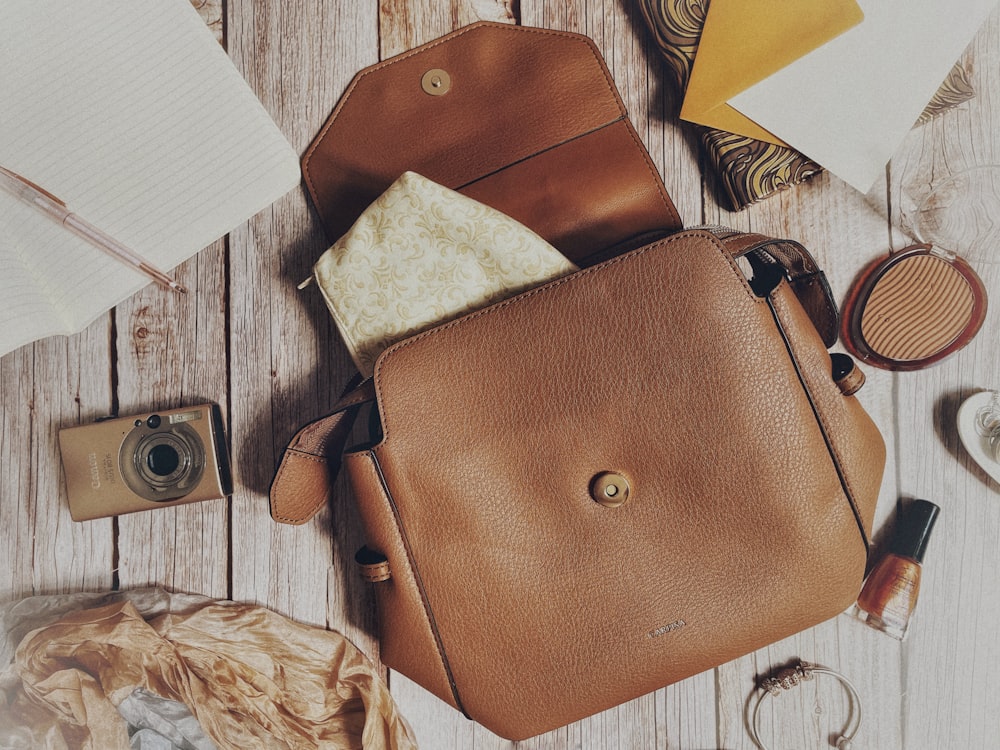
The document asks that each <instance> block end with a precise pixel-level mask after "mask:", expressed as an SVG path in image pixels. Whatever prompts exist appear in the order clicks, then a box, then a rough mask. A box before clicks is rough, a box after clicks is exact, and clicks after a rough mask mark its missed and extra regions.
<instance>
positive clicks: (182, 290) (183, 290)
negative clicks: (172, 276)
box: [170, 281, 188, 294]
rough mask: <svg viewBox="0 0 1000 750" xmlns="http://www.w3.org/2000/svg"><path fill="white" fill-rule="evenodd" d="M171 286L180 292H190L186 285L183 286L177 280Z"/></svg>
mask: <svg viewBox="0 0 1000 750" xmlns="http://www.w3.org/2000/svg"><path fill="white" fill-rule="evenodd" d="M170 288H171V289H173V290H174V291H175V292H177V293H179V294H187V293H188V290H187V289H186V288H185V287H182V286H181V285H180V284H178V283H177V282H176V281H175V282H174V283H172V284H171V285H170Z"/></svg>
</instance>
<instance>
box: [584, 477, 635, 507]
mask: <svg viewBox="0 0 1000 750" xmlns="http://www.w3.org/2000/svg"><path fill="white" fill-rule="evenodd" d="M628 493H629V484H628V480H627V479H626V478H625V477H624V476H622V475H621V474H618V473H616V472H613V471H604V472H601V473H600V474H598V475H597V476H595V477H594V478H593V480H591V483H590V496H591V497H592V498H594V500H595V501H596V502H598V503H600V504H601V505H603V506H604V507H606V508H617V507H618V506H620V505H622V504H623V503H624V502H625V501H626V500H628Z"/></svg>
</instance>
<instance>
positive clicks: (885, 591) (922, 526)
mask: <svg viewBox="0 0 1000 750" xmlns="http://www.w3.org/2000/svg"><path fill="white" fill-rule="evenodd" d="M939 511H940V508H938V506H936V505H935V504H934V503H931V502H928V501H927V500H912V501H910V502H909V503H908V504H907V505H906V506H904V507H903V508H902V509H901V510H900V517H899V520H898V521H897V526H896V530H895V533H894V534H893V538H892V541H891V542H890V544H889V551H888V553H887V554H886V555H885V557H883V558H882V559H881V560H879V562H878V564H877V565H876V566H875V568H874V569H873V570H872V572H871V573H870V574H869V576H868V580H867V581H865V585H864V587H863V588H862V589H861V596H859V597H858V603H857V604H856V605H855V609H854V615H855V617H857V618H858V619H859V620H861V621H862V622H864V623H866V624H867V625H870V626H871V627H873V628H875V629H877V630H881V631H882V632H883V633H886V634H888V635H891V636H892V637H893V638H898V639H899V640H902V639H903V638H904V637H905V636H906V629H907V627H908V626H909V624H910V616H911V615H912V614H913V609H914V607H915V606H916V604H917V595H918V594H919V592H920V566H921V564H922V563H923V560H924V552H925V551H926V550H927V542H928V540H929V539H930V535H931V529H933V528H934V522H935V521H936V520H937V516H938V512H939Z"/></svg>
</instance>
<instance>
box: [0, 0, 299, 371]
mask: <svg viewBox="0 0 1000 750" xmlns="http://www.w3.org/2000/svg"><path fill="white" fill-rule="evenodd" d="M0 165H3V166H5V167H7V168H9V169H12V170H14V171H15V172H17V173H19V174H21V175H22V176H24V177H26V178H27V179H29V180H31V181H33V182H35V183H37V184H38V185H40V186H42V187H43V188H45V189H46V190H48V191H49V192H51V193H53V194H54V195H56V196H58V197H59V198H60V199H62V200H63V201H65V203H66V204H67V205H68V206H69V207H70V209H71V210H72V211H74V212H75V213H77V214H79V215H80V216H81V217H83V218H84V219H86V220H87V221H89V222H90V223H92V224H94V225H96V226H98V227H99V228H101V229H103V230H104V231H105V232H107V233H108V234H110V235H111V236H112V237H114V238H115V239H117V240H119V241H120V242H122V243H124V244H125V245H127V246H129V247H130V248H132V249H133V250H134V251H135V252H137V253H138V254H139V255H141V256H142V257H144V258H145V259H146V260H147V261H149V262H150V263H151V264H152V265H154V266H157V267H159V268H160V269H162V270H164V271H167V272H168V273H169V272H170V270H171V269H173V268H174V266H176V265H177V264H179V263H181V262H182V261H184V260H185V259H187V258H189V257H190V256H191V255H193V254H194V253H196V252H197V251H199V250H201V249H202V248H203V247H205V246H206V245H208V244H210V243H212V242H213V241H215V240H216V239H218V238H219V237H221V236H223V235H224V234H226V233H227V232H229V231H230V230H232V229H233V228H234V227H236V226H238V225H240V224H241V223H243V222H244V221H246V220H247V219H249V218H250V217H251V216H253V215H254V214H255V213H257V212H258V211H260V210H262V209H264V208H266V207H267V206H268V205H270V204H271V203H272V202H274V201H275V200H277V199H278V198H280V197H281V196H282V195H284V194H285V193H287V192H288V191H289V190H291V189H292V188H293V187H295V186H296V185H297V184H298V182H299V167H298V157H297V155H296V153H295V152H294V151H293V149H292V148H291V146H290V145H289V144H288V142H287V140H286V139H285V138H284V136H283V135H282V134H281V132H280V131H279V130H278V128H277V127H276V126H275V124H274V122H273V121H272V120H271V118H270V117H269V115H268V114H267V112H266V111H265V110H264V108H263V107H262V106H261V104H260V102H259V101H258V100H257V99H256V97H255V96H254V94H253V92H251V91H250V88H249V87H248V86H247V85H246V82H245V81H244V80H243V78H242V77H241V76H240V74H239V72H238V71H237V70H236V68H235V67H234V66H233V65H232V63H231V62H230V60H229V58H228V57H227V55H226V53H225V51H224V50H223V49H222V48H221V47H220V45H219V43H218V42H217V41H216V40H215V38H214V37H213V36H212V34H211V32H210V31H209V30H208V28H207V27H206V26H205V23H204V22H203V21H202V20H201V18H200V17H199V16H198V13H197V12H196V11H195V10H194V9H193V8H192V7H191V5H190V3H189V2H188V0H129V2H121V0H86V2H70V1H69V0H2V2H0ZM148 283H150V280H149V279H148V278H147V277H146V276H144V275H142V274H140V273H138V272H136V271H135V270H133V269H131V268H129V267H127V266H125V265H123V264H121V263H120V262H118V261H116V260H115V259H113V258H111V257H109V256H107V255H106V254H104V253H103V252H101V251H100V250H98V249H96V248H95V247H93V246H92V245H90V244H88V243H87V242H86V241H84V240H82V239H79V238H77V237H75V236H74V235H72V234H70V233H69V232H68V231H67V230H66V229H64V228H63V227H61V226H60V225H58V224H56V223H55V222H53V221H52V220H51V219H48V218H47V217H45V216H44V215H42V214H40V213H39V212H37V211H35V210H33V209H32V208H31V207H30V206H26V205H24V204H22V203H20V202H19V201H18V200H17V199H16V198H14V197H13V196H11V195H10V194H8V193H7V192H6V191H3V190H0V298H2V299H3V302H2V304H0V355H2V354H5V353H7V352H9V351H11V350H12V349H15V348H17V347H18V346H21V345H22V344H25V343H28V342H30V341H33V340H35V339H38V338H42V337H44V336H49V335H53V334H70V333H75V332H77V331H80V330H82V329H83V328H85V327H86V326H87V325H88V324H89V323H90V322H92V321H93V320H94V319H95V318H97V317H98V316H100V315H101V314H102V313H104V312H105V311H106V310H108V309H110V308H111V307H113V306H115V305H116V304H118V303H119V302H121V301H122V300H124V299H126V298H128V297H129V296H131V295H132V294H134V293H135V292H136V291H137V290H139V289H140V288H142V287H143V286H145V285H146V284H148ZM218 291H219V290H216V289H209V290H200V293H208V294H216V293H218ZM191 292H192V293H199V290H195V289H192V290H191ZM163 293H164V294H173V292H169V291H166V290H164V291H163Z"/></svg>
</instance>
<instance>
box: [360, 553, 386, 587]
mask: <svg viewBox="0 0 1000 750" xmlns="http://www.w3.org/2000/svg"><path fill="white" fill-rule="evenodd" d="M354 562H356V563H357V564H358V569H359V570H360V571H361V577H362V578H364V579H365V580H366V581H368V582H369V583H381V582H382V581H388V580H389V579H390V578H392V571H391V570H390V569H389V560H388V558H387V557H386V556H385V555H383V554H382V553H381V552H376V551H375V550H371V549H368V547H362V548H361V549H359V550H358V551H357V552H355V553H354Z"/></svg>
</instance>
